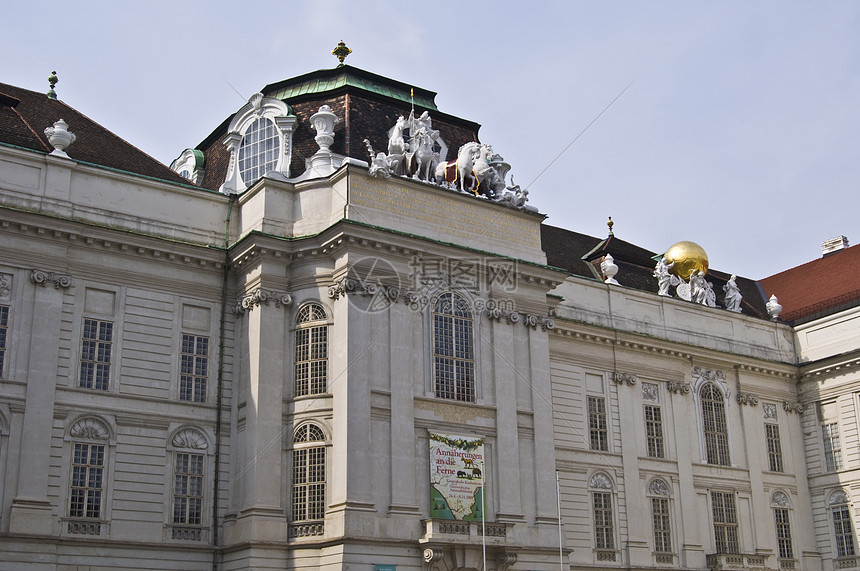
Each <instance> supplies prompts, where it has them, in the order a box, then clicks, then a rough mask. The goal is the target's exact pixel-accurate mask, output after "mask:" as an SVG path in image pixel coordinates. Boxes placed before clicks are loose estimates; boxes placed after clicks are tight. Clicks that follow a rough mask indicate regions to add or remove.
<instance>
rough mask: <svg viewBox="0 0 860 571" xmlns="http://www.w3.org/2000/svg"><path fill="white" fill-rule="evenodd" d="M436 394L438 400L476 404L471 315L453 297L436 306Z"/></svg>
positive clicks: (463, 303)
mask: <svg viewBox="0 0 860 571" xmlns="http://www.w3.org/2000/svg"><path fill="white" fill-rule="evenodd" d="M433 360H434V367H433V371H434V375H435V394H436V396H437V397H439V398H445V399H453V400H459V401H464V402H474V401H475V356H474V330H473V321H472V311H471V309H470V308H469V304H468V302H467V301H466V300H465V299H464V298H463V297H461V296H459V295H456V294H454V293H444V294H442V295H440V296H439V297H438V298H437V299H436V302H435V304H434V306H433Z"/></svg>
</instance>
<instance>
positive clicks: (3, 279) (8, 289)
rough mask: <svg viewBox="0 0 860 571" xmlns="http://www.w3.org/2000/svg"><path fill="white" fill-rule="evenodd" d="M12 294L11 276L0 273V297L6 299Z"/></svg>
mask: <svg viewBox="0 0 860 571" xmlns="http://www.w3.org/2000/svg"><path fill="white" fill-rule="evenodd" d="M10 295H12V276H9V275H6V274H0V299H8V298H9V296H10Z"/></svg>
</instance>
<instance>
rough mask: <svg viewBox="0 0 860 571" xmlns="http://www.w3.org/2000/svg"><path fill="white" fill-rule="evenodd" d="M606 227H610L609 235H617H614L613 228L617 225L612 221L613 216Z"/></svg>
mask: <svg viewBox="0 0 860 571" xmlns="http://www.w3.org/2000/svg"><path fill="white" fill-rule="evenodd" d="M606 225H607V226H609V235H610V236H615V234H613V233H612V226H614V225H615V222H613V221H612V216H610V217H609V221H608V222H607V223H606Z"/></svg>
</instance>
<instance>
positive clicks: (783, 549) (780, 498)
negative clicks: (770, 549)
mask: <svg viewBox="0 0 860 571" xmlns="http://www.w3.org/2000/svg"><path fill="white" fill-rule="evenodd" d="M770 505H771V507H773V519H774V524H775V526H776V546H777V555H778V556H779V558H780V559H794V546H793V545H792V541H791V519H790V517H789V516H790V511H789V510H791V501H790V500H789V499H788V496H787V495H785V492H782V491H780V490H777V491H775V492H774V493H773V495H772V496H771V497H770ZM780 568H784V567H783V566H782V565H780Z"/></svg>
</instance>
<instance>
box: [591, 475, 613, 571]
mask: <svg viewBox="0 0 860 571" xmlns="http://www.w3.org/2000/svg"><path fill="white" fill-rule="evenodd" d="M588 487H589V488H590V490H591V506H592V515H593V517H594V548H595V549H596V550H603V551H604V553H598V556H597V560H598V561H615V553H614V551H615V517H614V516H613V514H612V493H613V491H614V490H615V486H614V485H613V484H612V480H611V479H610V478H609V476H607V475H606V474H604V473H602V472H598V473H596V474H594V475H593V476H592V477H591V479H590V480H589V481H588Z"/></svg>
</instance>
